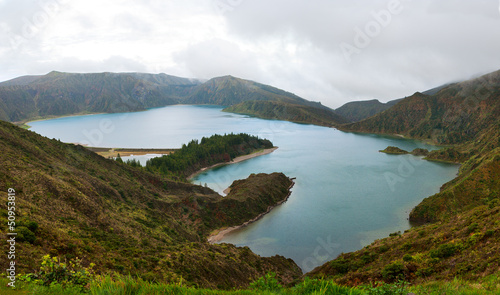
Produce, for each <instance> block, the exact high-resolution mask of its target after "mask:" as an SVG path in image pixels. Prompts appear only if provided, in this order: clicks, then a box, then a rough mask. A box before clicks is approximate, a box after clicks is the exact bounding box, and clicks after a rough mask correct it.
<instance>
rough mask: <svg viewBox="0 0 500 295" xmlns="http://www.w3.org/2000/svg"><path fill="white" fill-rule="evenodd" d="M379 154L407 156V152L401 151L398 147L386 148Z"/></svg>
mask: <svg viewBox="0 0 500 295" xmlns="http://www.w3.org/2000/svg"><path fill="white" fill-rule="evenodd" d="M379 152H381V153H386V154H397V155H399V154H408V151H405V150H402V149H400V148H398V147H395V146H388V147H386V148H385V150H380V151H379Z"/></svg>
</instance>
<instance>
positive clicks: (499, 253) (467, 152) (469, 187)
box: [310, 72, 500, 294]
mask: <svg viewBox="0 0 500 295" xmlns="http://www.w3.org/2000/svg"><path fill="white" fill-rule="evenodd" d="M499 110H500V72H495V73H492V74H489V75H486V76H483V77H481V78H478V79H475V80H471V81H467V82H463V83H458V84H454V85H451V86H448V87H445V88H443V89H441V90H440V91H438V92H437V93H435V94H434V95H424V94H415V95H414V96H412V97H409V98H407V99H405V100H403V101H401V102H400V103H398V104H397V105H395V106H394V107H393V108H391V109H389V110H387V111H385V112H382V113H380V114H378V115H375V116H373V117H371V118H368V119H366V120H364V121H361V122H358V123H354V124H349V125H346V129H347V130H355V131H364V132H373V133H390V134H395V133H397V134H403V135H406V136H410V137H414V138H419V139H425V140H429V141H431V142H433V143H438V144H439V143H441V144H443V143H446V144H454V145H453V146H451V147H450V146H448V147H446V148H443V149H440V150H436V151H431V152H430V153H429V154H428V155H427V157H426V159H429V160H434V161H446V162H452V163H461V164H462V166H461V168H460V172H459V175H458V177H457V178H455V179H454V180H452V181H450V182H448V183H446V184H444V185H443V186H442V188H441V191H440V192H439V193H438V194H436V195H434V196H431V197H428V198H426V199H425V200H423V201H422V202H421V203H420V204H419V205H418V206H417V207H416V208H414V209H413V210H412V212H411V213H410V221H412V222H414V223H416V224H422V223H424V224H423V225H420V226H416V227H413V228H412V229H410V230H408V231H407V232H405V233H403V234H401V233H394V234H391V236H390V237H389V238H385V239H381V240H377V241H375V242H374V243H373V244H371V245H369V246H367V247H365V248H364V249H362V250H359V251H356V252H352V253H347V254H342V255H340V256H339V257H338V258H337V259H335V260H333V261H331V262H329V263H327V264H325V265H323V266H321V267H318V268H317V269H315V270H314V271H313V272H311V273H310V275H311V276H313V277H316V276H317V277H330V278H332V279H334V280H335V281H336V282H338V283H343V284H351V285H357V284H360V283H363V282H367V281H371V280H384V281H387V282H391V281H395V280H398V279H404V280H406V281H409V282H411V283H413V284H422V283H424V282H429V281H431V282H432V281H435V283H434V286H436V288H437V287H438V286H439V285H443V286H444V285H446V284H447V283H443V281H446V282H449V281H451V280H454V279H456V278H461V279H466V280H468V281H472V282H480V281H481V280H482V279H483V278H484V277H487V276H490V275H491V276H493V277H495V280H496V281H495V284H498V282H499V281H498V270H499V267H500V248H499V247H500V221H499V220H500V200H499V197H500V177H499V175H500V144H499V143H500V142H499V141H500V112H499ZM389 151H394V150H393V149H389ZM417 152H422V153H423V152H425V151H417ZM478 285H480V284H479V283H478ZM478 289H481V288H478ZM481 292H482V291H478V293H481ZM459 293H460V292H459ZM439 294H441V293H439ZM460 294H462V293H460Z"/></svg>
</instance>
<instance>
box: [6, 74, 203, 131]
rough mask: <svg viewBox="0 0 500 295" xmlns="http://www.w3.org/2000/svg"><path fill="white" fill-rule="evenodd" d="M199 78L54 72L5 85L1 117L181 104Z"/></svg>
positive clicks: (12, 119) (18, 118)
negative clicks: (181, 97) (192, 79)
mask: <svg viewBox="0 0 500 295" xmlns="http://www.w3.org/2000/svg"><path fill="white" fill-rule="evenodd" d="M197 84H198V82H193V81H191V80H189V79H184V78H177V77H173V76H168V75H165V74H159V75H148V74H136V73H126V74H125V73H124V74H116V73H99V74H69V73H60V72H51V73H49V74H47V75H44V76H28V77H21V78H17V79H13V80H11V81H7V82H4V83H1V84H0V119H1V120H5V121H10V122H18V121H26V120H29V119H36V118H44V117H49V116H63V115H71V114H81V113H116V112H129V111H140V110H145V109H146V108H152V107H160V106H166V105H171V104H177V103H179V97H180V96H186V95H189V94H190V89H193V87H194V86H195V85H197Z"/></svg>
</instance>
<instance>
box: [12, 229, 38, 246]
mask: <svg viewBox="0 0 500 295" xmlns="http://www.w3.org/2000/svg"><path fill="white" fill-rule="evenodd" d="M16 230H17V239H18V240H19V241H21V242H24V241H26V242H28V243H30V244H33V243H34V242H35V240H36V236H35V234H34V233H33V232H32V231H31V230H29V228H27V227H25V226H19V227H18V228H17V229H16Z"/></svg>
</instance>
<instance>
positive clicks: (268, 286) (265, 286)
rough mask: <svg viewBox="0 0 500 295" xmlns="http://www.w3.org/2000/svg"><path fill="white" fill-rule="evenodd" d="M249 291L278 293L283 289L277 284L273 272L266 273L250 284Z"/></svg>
mask: <svg viewBox="0 0 500 295" xmlns="http://www.w3.org/2000/svg"><path fill="white" fill-rule="evenodd" d="M250 289H254V290H259V291H280V290H282V289H283V287H282V286H281V285H280V284H279V283H278V280H277V279H276V274H275V273H274V272H268V273H267V274H266V275H265V276H263V277H260V278H258V279H257V280H256V281H254V282H252V283H250Z"/></svg>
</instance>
